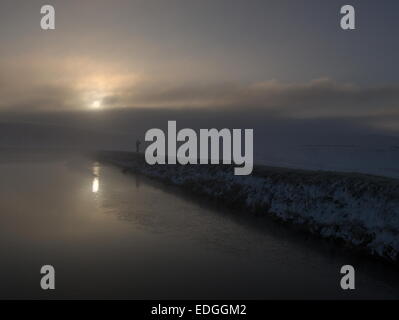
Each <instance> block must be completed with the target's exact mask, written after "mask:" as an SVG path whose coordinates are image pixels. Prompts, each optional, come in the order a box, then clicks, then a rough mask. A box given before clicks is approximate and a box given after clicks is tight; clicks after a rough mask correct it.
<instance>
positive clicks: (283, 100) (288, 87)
mask: <svg viewBox="0 0 399 320" xmlns="http://www.w3.org/2000/svg"><path fill="white" fill-rule="evenodd" d="M44 4H51V5H53V6H54V7H55V10H56V30H51V31H43V30H41V29H40V19H41V14H40V8H41V6H42V5H44ZM345 4H351V5H353V6H354V7H355V9H356V30H353V31H343V30H342V29H341V28H340V18H341V15H340V12H339V11H340V8H341V6H342V5H345ZM398 15H399V2H398V1H395V0H392V1H390V0H384V1H377V0H351V1H338V0H328V1H327V0H295V1H293V0H261V1H258V0H245V1H244V0H211V1H209V0H201V1H199V0H129V1H128V0H114V1H106V0H79V1H75V0H68V1H67V0H62V1H61V0H53V1H47V2H45V3H44V2H43V1H37V0H30V1H24V0H2V1H1V2H0V39H1V46H0V97H1V99H0V117H1V118H2V119H3V120H2V121H3V122H7V121H14V122H18V121H25V122H26V121H36V122H37V123H40V122H41V121H43V122H50V123H61V124H63V125H66V124H67V125H71V124H74V123H80V121H79V120H81V119H85V124H82V126H86V127H96V126H97V127H98V128H100V127H101V125H102V124H104V123H105V122H106V123H107V124H106V126H105V127H106V128H107V130H111V129H110V128H112V127H114V130H115V131H118V130H121V128H122V127H121V126H120V124H121V123H124V127H125V128H126V130H128V127H129V126H135V125H136V126H138V125H139V124H140V125H141V126H143V124H142V123H139V122H142V121H141V120H139V119H141V118H140V117H141V116H143V115H145V116H143V117H144V118H146V119H149V117H152V119H161V118H160V117H161V116H162V121H165V119H167V118H168V117H169V116H173V117H175V118H177V117H183V116H185V117H186V118H187V119H190V115H188V114H191V117H195V118H196V119H200V118H204V119H209V118H212V117H214V119H218V121H216V120H215V125H216V126H219V127H220V126H222V127H224V126H227V125H228V124H230V123H234V124H235V125H237V126H241V127H242V126H244V125H247V126H255V125H257V126H260V122H261V121H264V122H265V123H273V125H275V126H277V128H278V127H279V126H278V125H276V123H277V124H281V128H287V124H288V123H289V124H290V126H291V127H295V126H296V125H298V127H299V128H302V129H298V130H304V128H306V126H307V125H305V123H306V124H308V123H309V121H310V122H311V121H313V122H312V123H313V124H314V127H315V128H317V129H315V131H317V130H323V126H321V128H320V126H319V125H316V124H317V123H334V124H339V125H334V126H332V127H331V130H330V129H328V130H329V132H331V134H332V135H333V134H335V133H339V132H340V131H341V129H342V127H340V126H342V125H343V124H345V128H347V129H348V130H349V131H350V130H354V128H359V127H361V128H362V130H363V131H364V132H370V133H371V132H374V131H380V132H384V133H386V134H390V135H398V134H399V133H398V131H399V110H398V106H397V102H398V101H399V100H398V99H399V72H398V71H399V70H398V69H399V64H398V63H397V57H398V56H399V54H398V53H399V52H398V51H399V40H398V37H397V31H396V30H398V27H399V19H398ZM165 110H169V111H167V112H166V111H165ZM56 113H63V114H65V113H68V114H69V115H71V114H73V115H74V116H69V117H72V118H73V119H75V120H62V119H67V118H68V117H63V116H58V115H54V114H56ZM87 113H89V115H88V114H87ZM127 114H129V116H127ZM49 115H53V116H52V117H51V116H49ZM148 115H149V116H148ZM228 117H230V118H231V119H234V121H233V120H232V121H230V122H226V124H225V122H224V121H225V119H224V118H228ZM105 118H106V119H105ZM21 119H22V120H21ZM49 119H50V120H49ZM68 119H69V118H68ZM88 119H89V120H88ZM110 119H113V120H112V121H114V122H112V121H111V120H110ZM126 119H131V121H130V122H127V121H126ZM239 119H242V123H240V121H239ZM86 120H87V121H86ZM171 120H174V119H171ZM244 120H245V121H244ZM0 121H1V119H0ZM158 122H161V120H159V121H158ZM204 123H206V121H205V120H204ZM150 125H151V121H149V120H148V121H147V122H146V125H145V126H144V127H150ZM198 125H199V124H198ZM105 127H104V126H103V127H101V129H102V130H105V129H104V128H105ZM327 127H328V126H327ZM328 128H330V127H328ZM143 130H144V128H143ZM276 130H277V129H276ZM325 130H327V129H325ZM334 130H335V131H334ZM111 131H112V130H111ZM294 131H295V130H294Z"/></svg>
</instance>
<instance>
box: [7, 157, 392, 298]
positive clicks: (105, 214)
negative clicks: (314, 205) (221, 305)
mask: <svg viewBox="0 0 399 320" xmlns="http://www.w3.org/2000/svg"><path fill="white" fill-rule="evenodd" d="M0 177H1V179H0V261H1V264H0V268H1V272H0V298H133V299H175V298H176V299H191V298H206V299H213V298H215V299H216V298H221V299H239V298H240V299H250V298H251V299H278V298H288V299H307V298H316V299H331V298H345V299H353V298H398V297H399V276H398V272H397V269H395V268H394V267H391V266H389V265H385V264H383V263H380V262H376V261H371V260H369V259H366V258H364V257H361V256H359V255H357V254H354V253H353V252H350V251H347V250H344V249H342V248H337V247H336V246H333V245H331V244H329V243H326V242H325V241H321V240H319V239H317V238H315V237H309V236H307V235H305V234H303V233H301V232H297V231H294V230H292V229H291V228H287V226H283V225H280V224H278V223H275V222H273V221H271V220H268V219H261V218H256V217H250V216H247V215H246V214H245V212H244V213H240V214H238V213H233V212H228V211H227V212H226V211H224V210H221V208H216V207H215V206H211V205H209V204H206V203H205V202H204V201H203V200H201V199H196V198H191V197H188V196H186V195H184V194H182V193H180V192H176V190H171V189H170V187H167V186H164V185H162V184H159V183H155V182H153V181H149V180H147V179H146V178H144V177H141V176H135V175H126V174H123V173H122V172H121V171H120V170H118V169H117V168H114V167H109V166H104V165H101V164H98V163H95V162H94V161H89V160H84V159H81V158H77V157H66V158H65V157H63V158H57V159H51V160H49V159H43V158H39V159H35V160H34V161H33V160H32V159H31V158H28V159H26V160H21V159H20V158H18V161H16V159H12V158H11V159H8V160H5V161H2V162H0ZM45 264H50V265H53V266H54V267H55V270H56V290H55V291H51V292H49V291H43V290H41V289H40V285H39V284H40V278H41V275H40V267H41V266H42V265H45ZM344 264H352V265H353V266H354V267H355V268H356V271H357V273H356V286H357V289H356V290H355V291H351V292H344V291H342V290H341V289H340V286H339V281H340V277H341V276H340V274H339V270H340V267H341V266H342V265H344Z"/></svg>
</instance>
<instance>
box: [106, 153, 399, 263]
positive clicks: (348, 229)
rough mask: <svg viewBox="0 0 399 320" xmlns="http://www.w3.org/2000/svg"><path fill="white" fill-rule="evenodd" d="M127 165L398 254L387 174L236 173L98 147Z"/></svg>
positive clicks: (398, 209)
mask: <svg viewBox="0 0 399 320" xmlns="http://www.w3.org/2000/svg"><path fill="white" fill-rule="evenodd" d="M99 158H100V160H102V161H106V162H109V163H112V164H114V165H117V166H119V167H121V168H123V170H125V171H133V172H138V173H141V174H143V175H146V176H148V177H151V178H155V179H158V180H162V181H165V182H167V183H171V184H173V185H177V186H181V187H184V189H186V190H189V191H191V192H193V193H195V194H199V195H205V196H207V197H210V198H211V199H214V200H217V201H220V202H221V203H223V204H224V205H226V206H229V207H235V208H237V207H239V208H243V209H245V210H246V212H249V213H256V214H265V215H271V216H274V217H277V218H279V219H281V220H283V221H287V222H291V223H294V224H301V225H304V226H306V228H307V229H308V230H309V231H311V232H313V233H317V234H319V235H321V236H323V237H328V238H334V239H337V240H342V241H344V242H345V243H346V244H350V245H354V246H356V247H361V248H364V249H366V250H367V251H368V252H370V253H372V254H375V255H378V256H381V257H384V258H387V259H389V260H394V261H397V260H398V251H399V237H398V236H399V181H398V180H395V179H390V178H384V177H378V176H370V175H361V174H351V173H334V172H321V171H304V170H294V169H284V168H273V167H263V166H258V167H255V170H254V172H253V175H252V176H235V175H234V174H233V167H231V166H225V165H218V166H211V165H195V166H181V165H156V166H149V165H147V164H146V163H145V161H144V159H143V158H142V157H141V156H136V155H134V154H131V153H115V152H110V153H101V154H100V155H99Z"/></svg>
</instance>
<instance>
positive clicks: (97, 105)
mask: <svg viewBox="0 0 399 320" xmlns="http://www.w3.org/2000/svg"><path fill="white" fill-rule="evenodd" d="M91 108H92V109H100V108H101V101H100V100H96V101H93V103H92V104H91Z"/></svg>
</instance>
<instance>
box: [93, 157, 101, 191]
mask: <svg viewBox="0 0 399 320" xmlns="http://www.w3.org/2000/svg"><path fill="white" fill-rule="evenodd" d="M93 175H94V178H93V183H92V187H91V191H92V192H93V193H98V191H100V178H99V177H100V166H99V165H98V163H95V164H94V166H93Z"/></svg>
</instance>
